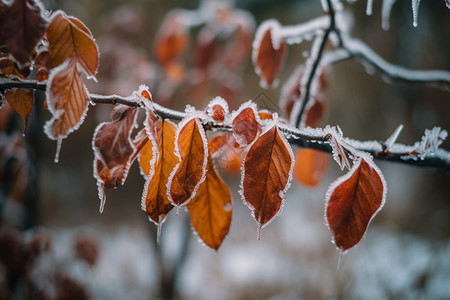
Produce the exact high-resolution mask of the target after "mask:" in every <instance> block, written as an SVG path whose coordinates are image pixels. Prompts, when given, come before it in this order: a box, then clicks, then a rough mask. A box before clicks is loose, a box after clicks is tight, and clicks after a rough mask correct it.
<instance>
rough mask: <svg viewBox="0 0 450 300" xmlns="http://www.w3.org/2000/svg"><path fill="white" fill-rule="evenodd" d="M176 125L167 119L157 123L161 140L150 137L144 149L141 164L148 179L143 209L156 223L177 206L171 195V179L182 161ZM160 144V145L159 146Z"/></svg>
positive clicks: (141, 154)
mask: <svg viewBox="0 0 450 300" xmlns="http://www.w3.org/2000/svg"><path fill="white" fill-rule="evenodd" d="M175 130H176V125H175V124H173V123H172V122H170V121H168V120H165V121H164V125H163V122H162V121H158V123H157V137H158V138H157V140H156V141H153V140H151V139H150V140H149V141H148V142H147V143H146V145H145V146H144V148H143V149H142V150H141V152H140V156H139V165H140V166H141V170H142V171H143V173H144V174H145V177H146V181H145V186H144V192H143V194H142V203H141V207H142V210H145V211H146V212H147V214H148V216H149V218H150V220H151V221H153V222H154V223H155V224H162V222H164V220H165V218H166V215H167V214H168V213H169V211H170V210H171V209H172V208H173V205H172V203H171V202H170V201H169V199H168V197H167V187H166V184H167V181H168V178H169V176H170V172H171V171H172V169H173V168H174V167H175V165H176V164H177V163H178V161H179V160H178V157H177V156H176V155H175V149H174V144H175ZM155 146H156V147H155Z"/></svg>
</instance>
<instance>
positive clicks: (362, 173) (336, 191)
mask: <svg viewBox="0 0 450 300" xmlns="http://www.w3.org/2000/svg"><path fill="white" fill-rule="evenodd" d="M385 198H386V182H385V181H384V178H383V175H382V174H381V171H380V170H379V169H378V167H377V166H376V165H375V164H374V163H373V161H372V159H371V158H370V157H367V158H366V157H358V158H357V159H356V161H355V163H354V165H353V167H352V169H351V170H350V171H349V172H348V173H347V174H345V175H344V176H341V177H340V178H338V179H337V180H336V181H335V182H333V183H332V184H331V185H330V187H329V189H328V192H327V199H326V206H325V217H326V222H327V224H328V227H329V228H330V230H331V232H332V234H333V240H334V243H335V244H336V246H337V247H338V249H339V250H340V251H346V250H348V249H350V248H352V247H353V246H355V245H356V244H358V243H359V241H361V239H362V238H363V236H364V234H365V232H366V230H367V227H368V226H369V223H370V221H371V220H372V219H373V217H374V216H375V215H376V214H377V213H378V212H379V211H380V210H381V208H382V207H383V205H384V201H385Z"/></svg>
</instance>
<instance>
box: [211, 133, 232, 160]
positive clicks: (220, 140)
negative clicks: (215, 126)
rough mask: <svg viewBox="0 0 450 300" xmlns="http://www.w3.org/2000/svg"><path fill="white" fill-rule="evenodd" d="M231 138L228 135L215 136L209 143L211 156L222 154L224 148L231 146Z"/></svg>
mask: <svg viewBox="0 0 450 300" xmlns="http://www.w3.org/2000/svg"><path fill="white" fill-rule="evenodd" d="M229 141H230V137H229V135H228V134H227V133H225V134H219V135H216V136H214V137H213V138H212V139H210V140H209V141H208V149H209V153H210V154H211V156H213V157H214V155H216V154H217V153H220V152H222V151H221V150H222V149H223V147H225V146H226V145H228V144H229Z"/></svg>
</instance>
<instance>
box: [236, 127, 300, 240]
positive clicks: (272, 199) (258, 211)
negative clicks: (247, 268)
mask: <svg viewBox="0 0 450 300" xmlns="http://www.w3.org/2000/svg"><path fill="white" fill-rule="evenodd" d="M293 167H294V155H293V153H292V150H291V147H290V145H289V143H288V142H287V141H286V138H285V137H284V136H283V135H282V134H280V132H279V130H278V127H277V121H276V120H274V121H272V124H269V125H268V127H267V129H266V130H265V131H264V132H263V133H262V134H261V135H260V136H259V137H258V139H257V140H256V141H255V142H254V143H253V145H252V146H251V147H250V149H249V151H248V153H247V156H246V157H245V160H244V164H243V171H242V178H241V191H240V193H241V195H242V196H243V197H244V201H245V203H246V204H247V205H248V206H249V207H250V209H251V210H252V214H253V217H254V218H255V220H256V222H257V223H258V227H259V230H260V229H261V228H262V227H264V226H265V225H267V224H268V223H269V222H270V221H272V220H273V218H274V217H275V216H277V215H278V214H280V212H281V208H282V206H283V200H284V199H285V197H286V191H287V189H288V188H289V185H290V181H291V179H292V169H293ZM258 232H259V231H258ZM258 238H259V233H258Z"/></svg>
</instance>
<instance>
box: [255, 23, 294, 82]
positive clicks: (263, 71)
mask: <svg viewBox="0 0 450 300" xmlns="http://www.w3.org/2000/svg"><path fill="white" fill-rule="evenodd" d="M279 26H280V25H279V23H278V22H277V21H274V20H269V21H266V22H265V23H264V24H262V25H261V26H260V28H259V29H258V32H257V33H256V38H255V42H254V44H253V45H254V46H253V54H252V58H253V65H254V66H255V71H256V73H257V74H258V75H259V76H260V77H261V86H263V87H275V86H276V85H277V84H278V82H277V80H276V76H277V74H278V72H279V71H280V69H281V65H282V64H283V61H284V57H285V54H286V45H285V43H284V41H283V40H277V41H275V42H274V40H273V37H272V29H273V28H275V27H279ZM274 44H276V45H275V47H274Z"/></svg>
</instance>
